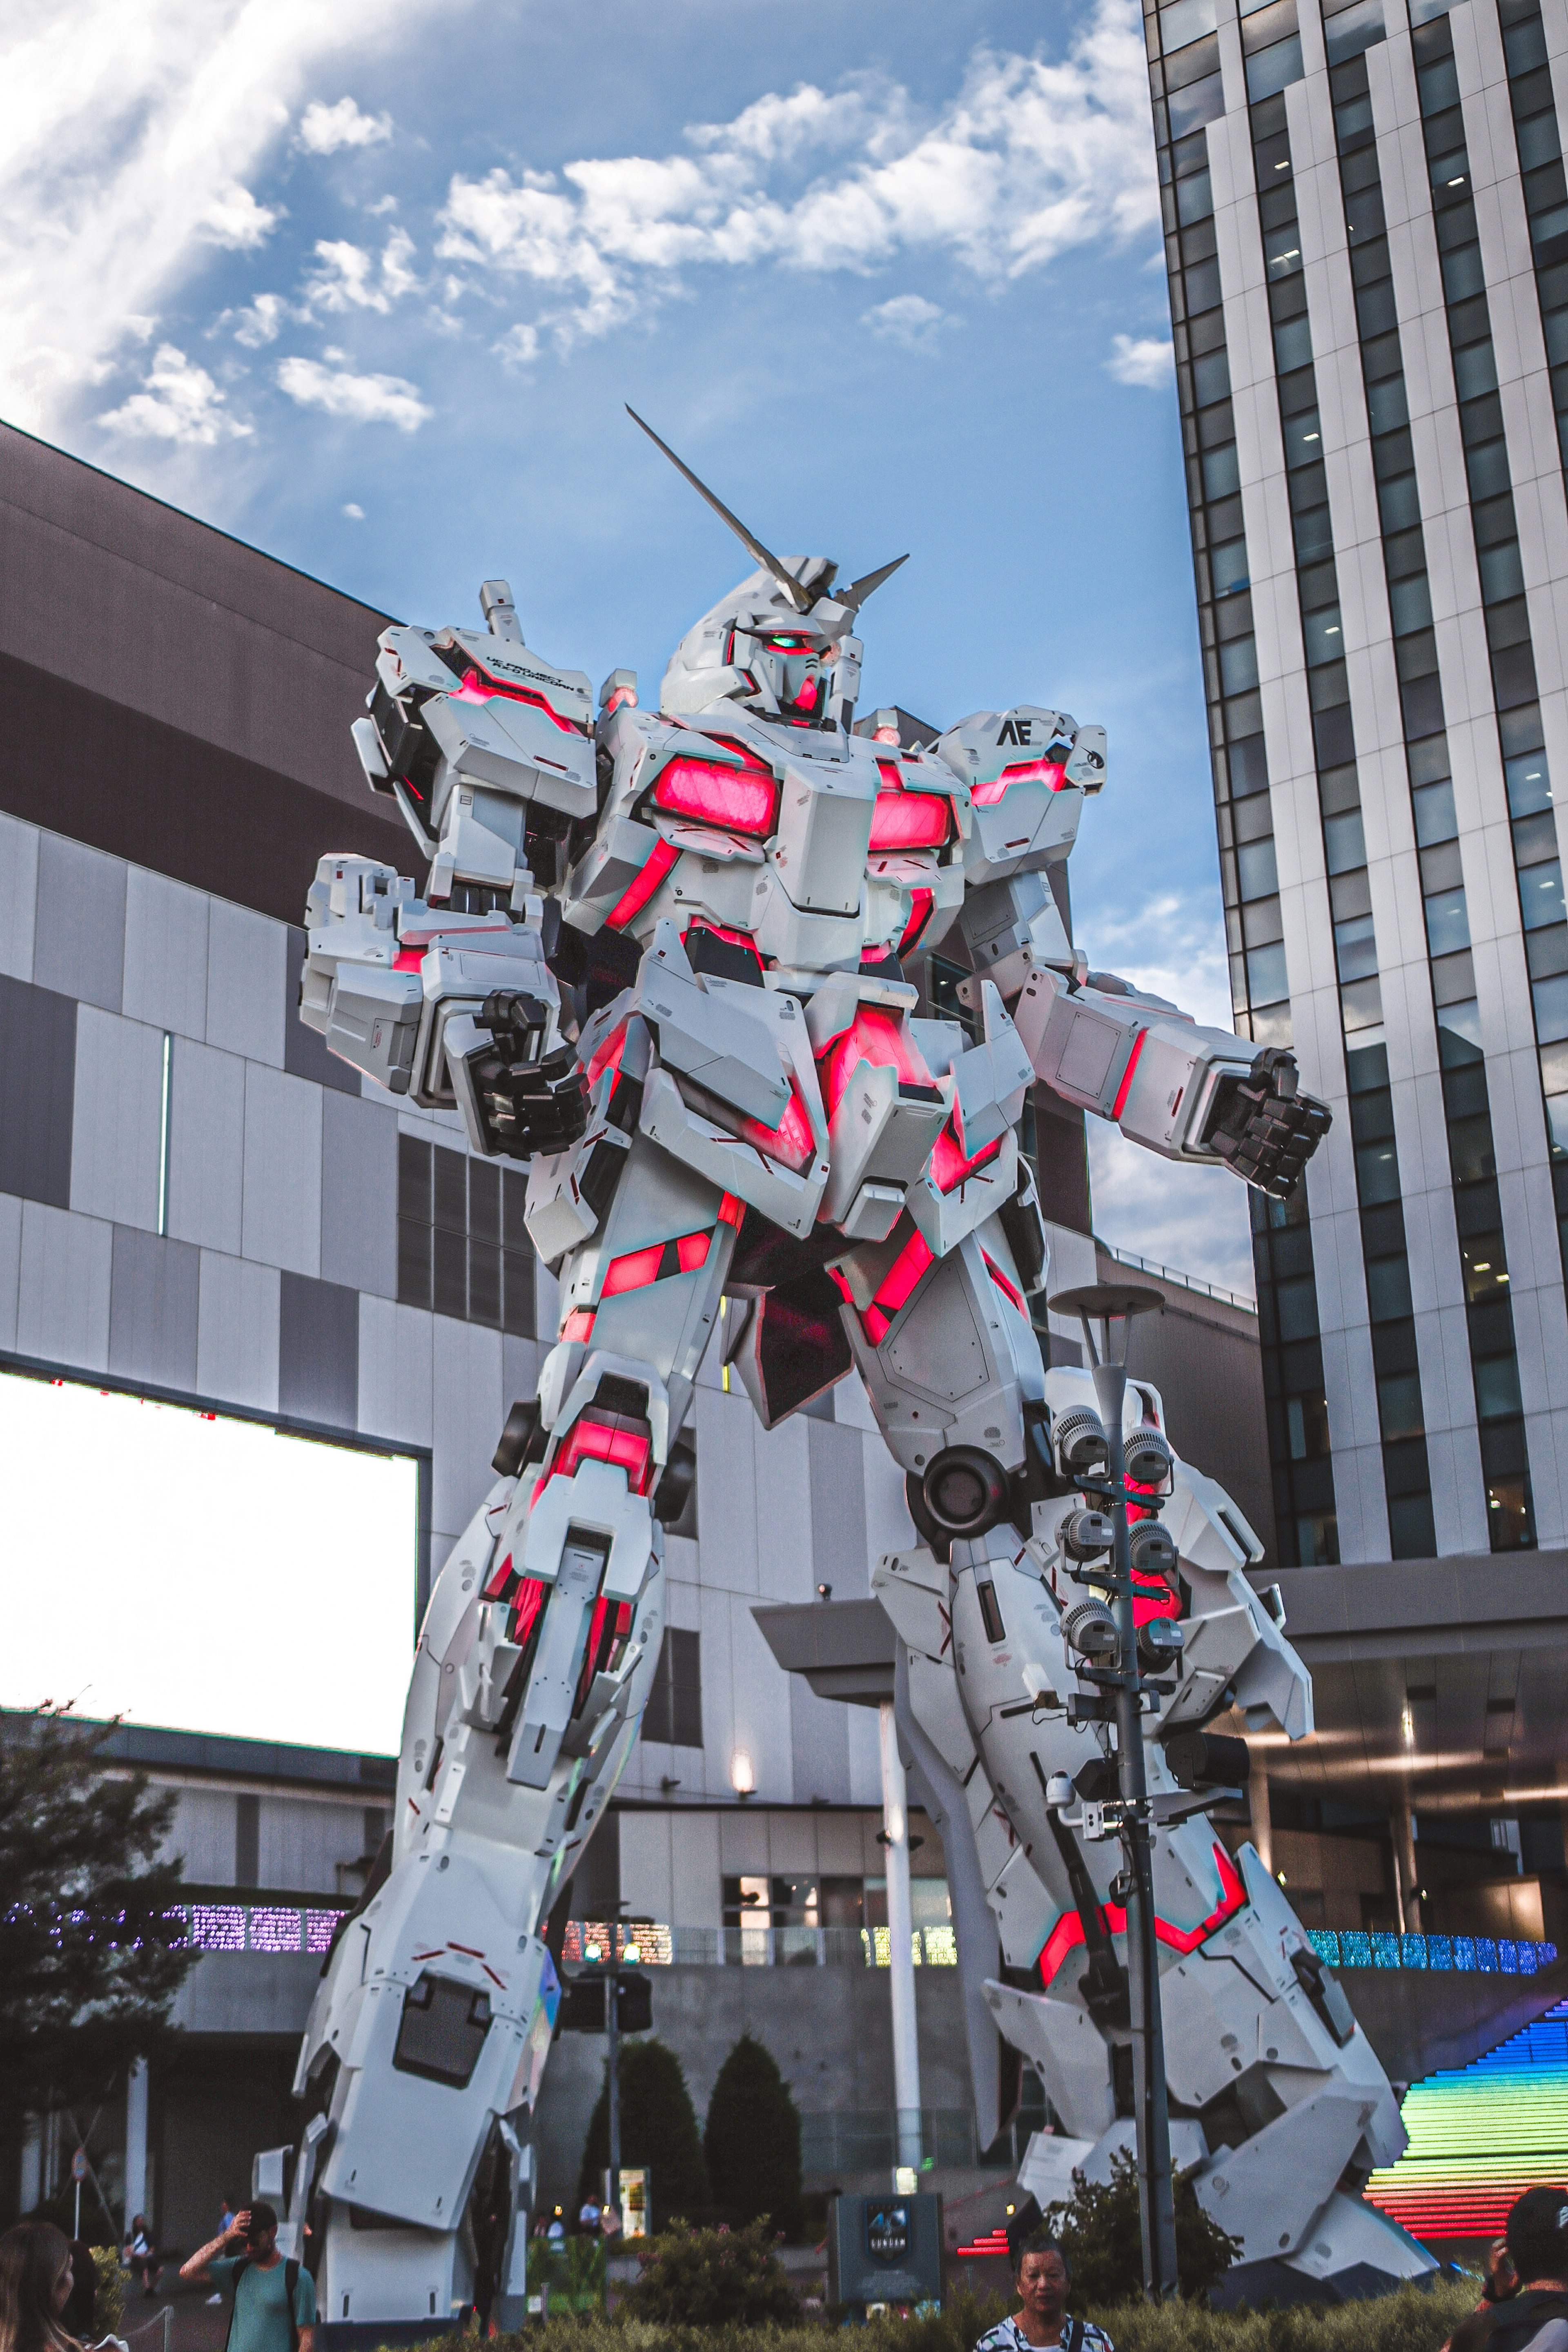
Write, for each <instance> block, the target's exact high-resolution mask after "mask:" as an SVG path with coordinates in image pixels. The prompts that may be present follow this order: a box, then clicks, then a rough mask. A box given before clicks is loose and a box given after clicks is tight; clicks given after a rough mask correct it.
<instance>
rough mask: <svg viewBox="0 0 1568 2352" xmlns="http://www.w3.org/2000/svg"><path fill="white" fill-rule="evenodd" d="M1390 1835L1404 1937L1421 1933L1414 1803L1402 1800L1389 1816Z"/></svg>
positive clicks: (1396, 1896)
mask: <svg viewBox="0 0 1568 2352" xmlns="http://www.w3.org/2000/svg"><path fill="white" fill-rule="evenodd" d="M1388 1827H1389V1832H1390V1834H1391V1836H1392V1837H1393V1840H1394V1907H1395V1909H1396V1910H1397V1912H1398V1914H1399V1932H1400V1934H1401V1935H1402V1936H1418V1935H1420V1933H1421V1869H1420V1864H1418V1863H1417V1861H1416V1859H1415V1813H1414V1812H1413V1811H1411V1807H1410V1801H1409V1799H1408V1798H1407V1797H1406V1798H1402V1799H1401V1800H1400V1801H1399V1803H1397V1804H1396V1805H1395V1806H1394V1811H1393V1812H1392V1813H1391V1814H1390V1815H1389V1822H1388Z"/></svg>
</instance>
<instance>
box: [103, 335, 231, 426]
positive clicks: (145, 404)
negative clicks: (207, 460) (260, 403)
mask: <svg viewBox="0 0 1568 2352" xmlns="http://www.w3.org/2000/svg"><path fill="white" fill-rule="evenodd" d="M98 422H99V423H100V425H107V426H108V427H109V428H110V431H111V432H115V433H129V434H132V435H134V436H136V437H137V438H138V439H140V440H153V441H179V442H183V443H184V444H185V445H186V446H194V447H197V448H211V446H212V445H213V444H214V442H215V441H229V440H235V439H237V438H238V437H239V436H241V435H243V434H247V433H248V432H249V431H250V430H251V427H250V426H249V425H247V424H245V423H244V422H243V421H242V420H241V419H240V418H238V417H237V416H231V415H230V414H229V412H228V410H227V409H226V407H225V405H224V395H223V394H222V393H221V392H220V391H219V390H218V388H217V386H216V383H214V382H213V380H212V378H211V376H210V375H208V373H207V372H206V370H205V368H203V367H197V365H196V364H195V361H194V360H188V359H187V358H186V357H185V354H184V352H182V351H180V350H179V349H177V347H176V346H175V345H174V343H160V344H159V346H158V349H157V350H156V352H154V353H153V364H152V366H151V368H150V369H149V370H148V372H147V373H146V375H145V376H144V377H143V379H142V390H141V391H140V392H134V393H132V395H131V397H130V399H129V400H127V401H124V402H122V403H121V405H120V407H118V408H111V409H110V410H109V411H108V413H107V414H106V415H102V416H100V418H99V420H98Z"/></svg>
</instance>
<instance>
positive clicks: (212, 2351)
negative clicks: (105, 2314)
mask: <svg viewBox="0 0 1568 2352" xmlns="http://www.w3.org/2000/svg"><path fill="white" fill-rule="evenodd" d="M165 2331H166V2332H165ZM121 2335H122V2336H124V2338H125V2341H126V2343H127V2344H128V2345H129V2346H130V2347H131V2352H222V2347H223V2345H224V2342H225V2339H226V2336H227V2335H228V2305H227V2304H226V2303H208V2302H207V2301H206V2300H205V2296H204V2295H203V2294H202V2293H201V2292H200V2290H199V2289H192V2290H189V2291H187V2290H185V2289H183V2288H182V2289H181V2290H180V2292H179V2293H178V2294H173V2295H171V2294H159V2295H155V2296H154V2297H153V2300H152V2302H150V2303H149V2302H148V2301H147V2300H146V2299H145V2298H144V2297H143V2296H142V2294H133V2295H132V2297H131V2299H130V2301H129V2302H128V2303H127V2304H126V2306H125V2319H124V2323H123V2325H122V2326H121Z"/></svg>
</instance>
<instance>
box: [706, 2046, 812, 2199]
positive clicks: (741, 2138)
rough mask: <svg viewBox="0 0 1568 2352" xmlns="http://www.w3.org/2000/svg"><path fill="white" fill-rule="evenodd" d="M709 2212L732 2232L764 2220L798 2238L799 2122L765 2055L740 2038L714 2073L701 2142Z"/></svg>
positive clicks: (783, 2085)
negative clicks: (705, 2161)
mask: <svg viewBox="0 0 1568 2352" xmlns="http://www.w3.org/2000/svg"><path fill="white" fill-rule="evenodd" d="M702 2147H703V2153H704V2155H705V2156H706V2157H707V2158H708V2178H709V2180H710V2183H711V2184H712V2189H713V2210H714V2212H715V2213H716V2214H717V2215H718V2217H719V2219H720V2220H721V2221H727V2222H728V2223H729V2224H730V2226H731V2229H742V2228H743V2227H744V2226H745V2224H746V2223H747V2222H748V2221H755V2220H756V2218H757V2215H758V2214H759V2213H771V2214H772V2216H773V2221H774V2223H775V2225H776V2226H777V2227H778V2228H779V2229H780V2230H782V2231H783V2232H784V2236H785V2237H786V2238H790V2239H795V2238H798V2237H799V2235H800V2218H801V2217H800V2116H799V2114H798V2113H797V2111H796V2108H795V2101H794V2100H793V2099H792V2098H791V2096H790V2094H789V2085H788V2084H787V2083H786V2082H785V2081H784V2076H783V2075H782V2074H780V2073H779V2070H778V2067H777V2065H776V2064H775V2063H774V2061H773V2055H772V2053H771V2052H769V2051H767V2050H764V2049H763V2045H762V2043H761V2042H754V2041H753V2040H752V2036H751V2035H750V2034H749V2033H742V2036H741V2038H740V2040H739V2042H736V2044H735V2046H734V2048H733V2050H731V2053H730V2055H729V2056H728V2057H727V2058H726V2059H725V2061H724V2063H723V2064H722V2066H721V2067H720V2069H719V2079H718V2081H717V2082H716V2083H715V2084H714V2085H713V2096H712V2097H711V2099H710V2101H709V2102H708V2127H707V2129H706V2131H705V2132H704V2133H703V2135H702Z"/></svg>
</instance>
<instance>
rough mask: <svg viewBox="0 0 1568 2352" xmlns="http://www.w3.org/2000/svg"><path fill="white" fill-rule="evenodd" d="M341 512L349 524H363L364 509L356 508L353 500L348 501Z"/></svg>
mask: <svg viewBox="0 0 1568 2352" xmlns="http://www.w3.org/2000/svg"><path fill="white" fill-rule="evenodd" d="M343 512H344V514H346V515H347V517H348V519H349V520H350V522H363V520H364V509H363V507H360V506H356V505H355V504H354V502H353V499H350V500H349V501H348V504H347V505H346V506H345V507H344V509H343Z"/></svg>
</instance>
